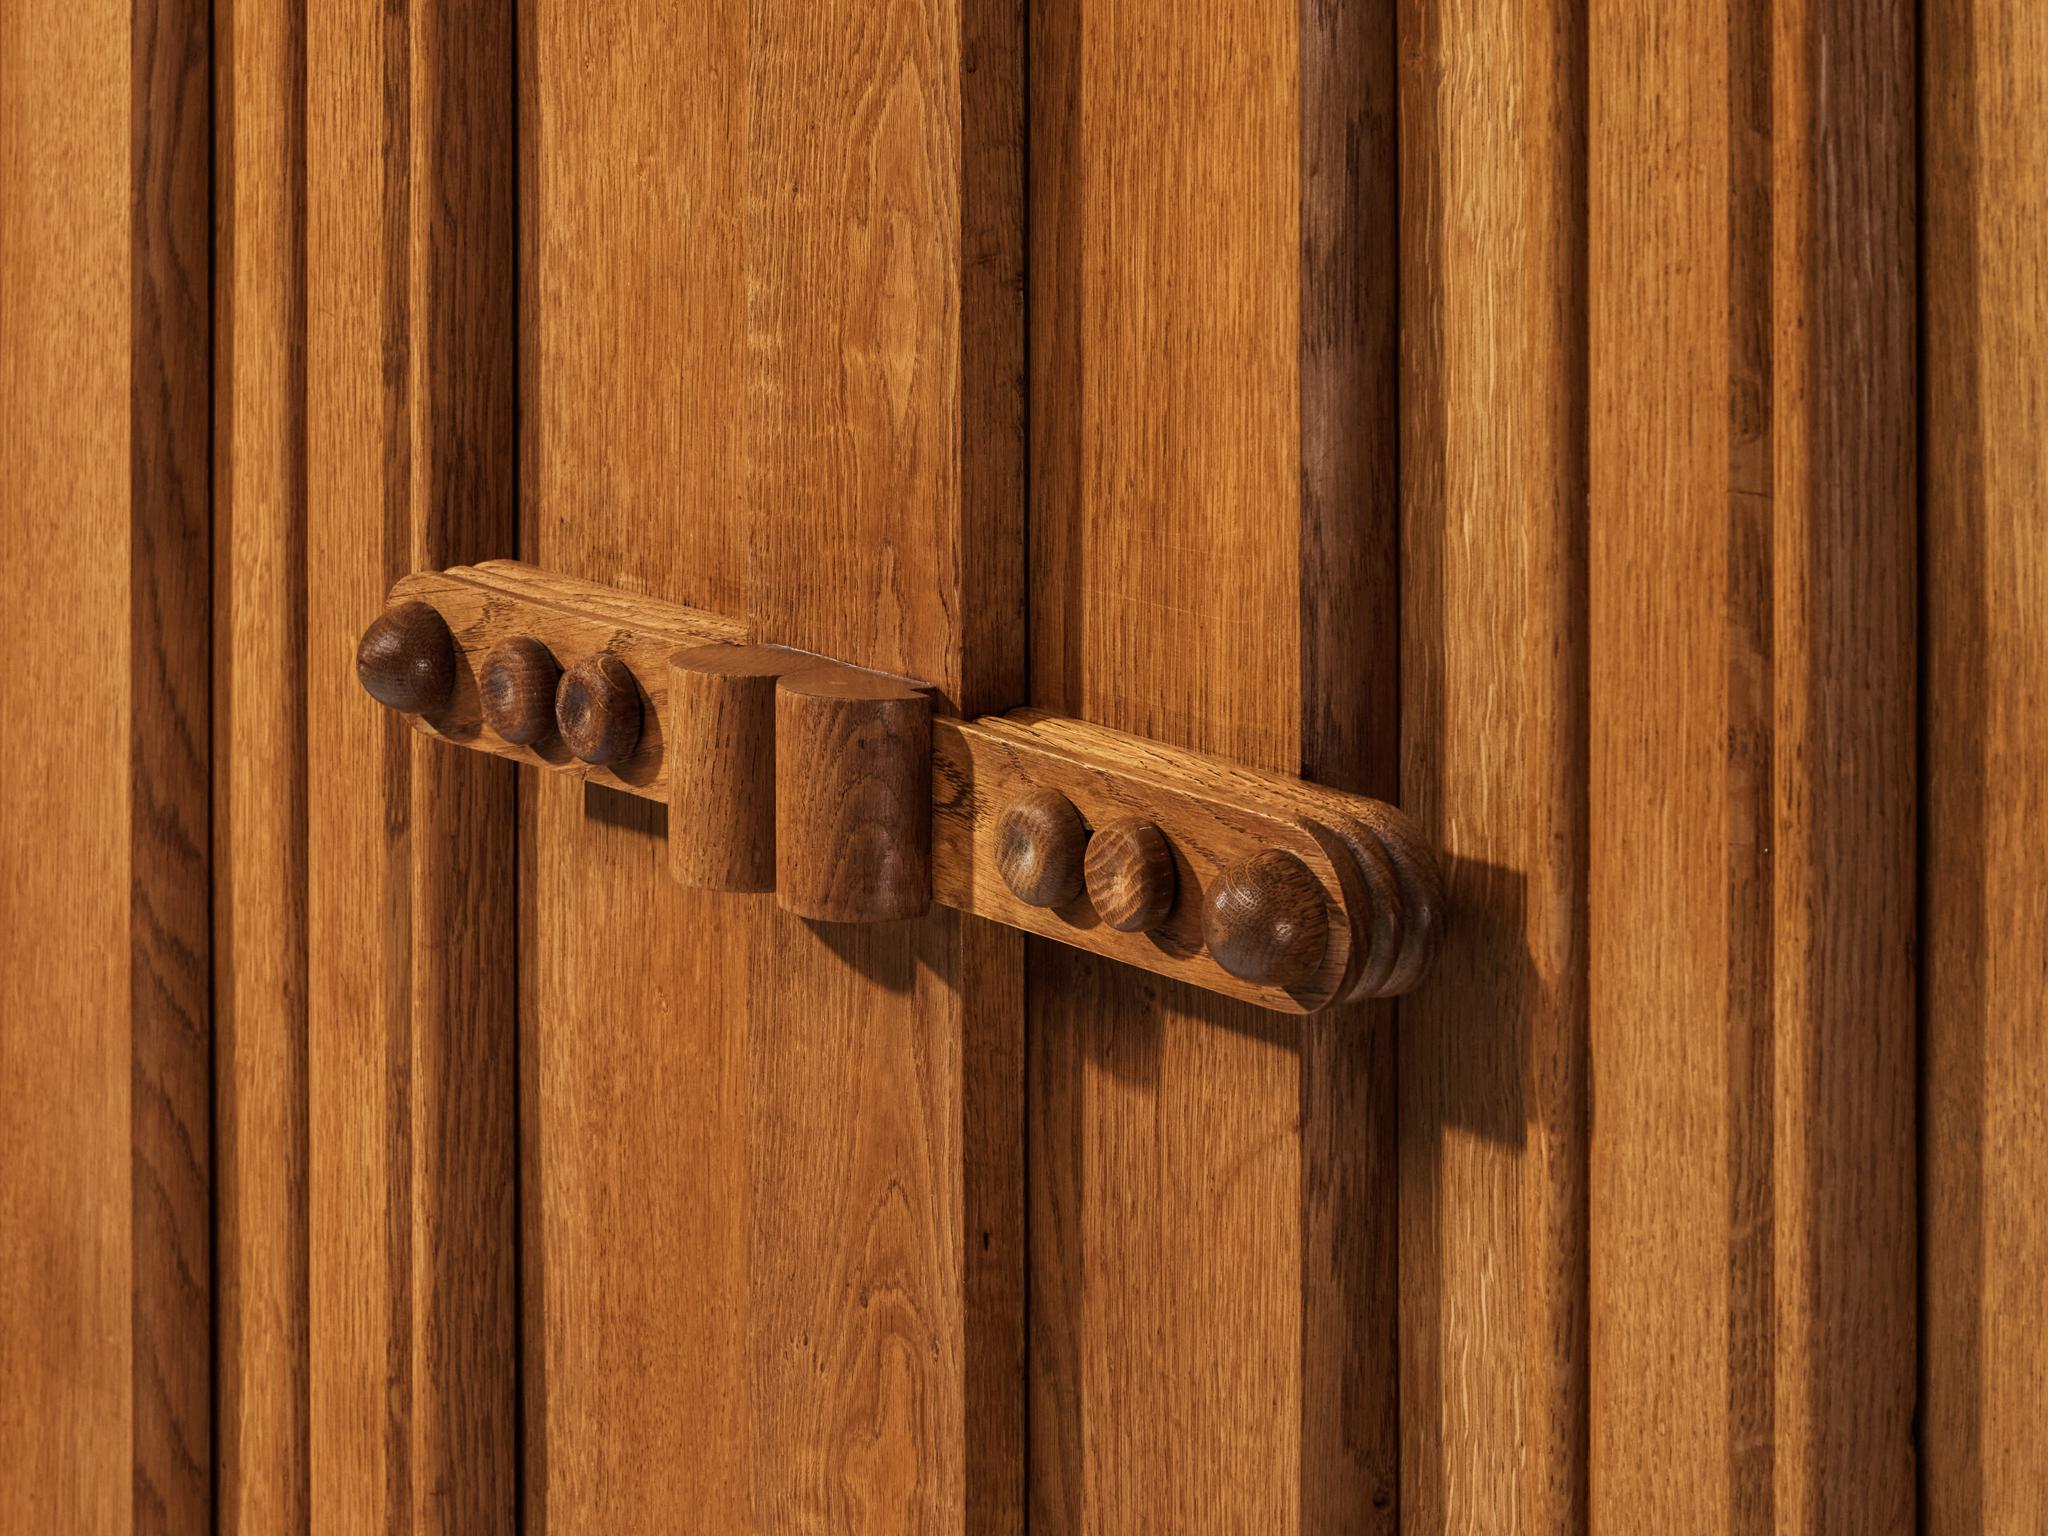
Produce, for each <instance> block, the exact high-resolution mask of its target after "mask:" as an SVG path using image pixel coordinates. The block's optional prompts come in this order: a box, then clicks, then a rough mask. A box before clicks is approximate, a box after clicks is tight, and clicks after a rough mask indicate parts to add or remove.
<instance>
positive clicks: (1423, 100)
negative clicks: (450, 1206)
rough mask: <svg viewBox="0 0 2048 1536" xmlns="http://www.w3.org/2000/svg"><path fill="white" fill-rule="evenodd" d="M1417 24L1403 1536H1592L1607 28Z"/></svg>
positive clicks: (1406, 767) (1526, 14)
mask: <svg viewBox="0 0 2048 1536" xmlns="http://www.w3.org/2000/svg"><path fill="white" fill-rule="evenodd" d="M1400 9H1401V16H1400V27H1401V40H1402V47H1401V59H1402V71H1401V94H1400V113H1401V146H1402V150H1401V155H1402V158H1401V166H1402V169H1401V200H1402V206H1401V231H1402V271H1401V310H1402V317H1401V324H1402V356H1403V361H1404V367H1403V372H1402V381H1403V395H1402V440H1401V498H1402V556H1401V587H1402V593H1401V605H1402V615H1403V626H1404V628H1403V650H1402V668H1401V675H1402V696H1401V735H1402V775H1401V789H1402V793H1403V795H1404V796H1405V800H1406V804H1407V806H1408V808H1409V809H1410V811H1411V812H1412V813H1413V814H1414V815H1415V816H1416V818H1417V819H1418V820H1419V821H1420V822H1421V824H1422V826H1423V827H1424V829H1425V832H1426V835H1428V836H1429V837H1430V838H1431V840H1432V841H1433V842H1435V843H1436V844H1437V845H1438V846H1439V847H1440V848H1441V849H1442V851H1443V854H1444V872H1445V877H1446V880H1447V882H1448V884H1449V887H1450V904H1451V907H1452V910H1453V914H1454V916H1453V918H1452V920H1451V921H1450V923H1449V924H1448V925H1447V930H1446V938H1445V947H1444V952H1443V954H1442V955H1441V956H1440V957H1439V959H1438V962H1437V965H1436V968H1435V970H1434V971H1433V972H1432V974H1431V977H1430V980H1429V981H1428V982H1427V983H1426V984H1425V985H1424V986H1423V988H1422V989H1421V990H1420V991H1418V992H1417V993H1416V995H1415V996H1414V997H1412V998H1410V999H1407V1000H1404V1001H1403V1002H1402V1004H1401V1008H1400V1021H1401V1022H1400V1046H1399V1049H1400V1058H1401V1174H1400V1179H1401V1183H1400V1189H1401V1232H1400V1264H1401V1298H1400V1306H1401V1515H1402V1527H1403V1529H1404V1530H1405V1531H1408V1532H1411V1533H1418V1536H1419V1533H1437V1532H1447V1531H1474V1530H1481V1531H1488V1532H1501V1533H1513V1532H1567V1531H1581V1530H1584V1529H1585V1526H1586V1519H1587V1514H1586V1434H1587V1411H1588V1409H1587V1381H1586V1338H1587V1327H1588V1320H1587V1315H1586V1298H1585V1286H1586V1135H1587V1130H1588V1121H1587V1100H1588V1081H1587V1079H1588V1063H1587V1060H1586V920H1587V919H1586V906H1585V896H1586V807H1585V771H1586V698H1585V686H1586V678H1585V666H1586V618H1585V606H1584V604H1585V517H1584V505H1585V486H1586V425H1585V302H1586V293H1585V267H1584V264H1585V223H1584V221H1585V212H1586V210H1585V202H1584V194H1583V186H1584V178H1585V174H1586V150H1585V110H1586V96H1585V92H1586V78H1585V58H1584V50H1585V44H1584V32H1583V29H1584V27H1585V24H1586V21H1585V7H1584V5H1583V4H1581V3H1579V0H1545V3H1542V4H1537V5H1528V6H1518V7H1517V6H1508V7H1474V6H1466V5H1455V4H1448V3H1443V0H1403V3H1402V5H1401V8H1400Z"/></svg>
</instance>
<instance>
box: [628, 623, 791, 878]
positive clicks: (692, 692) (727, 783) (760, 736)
mask: <svg viewBox="0 0 2048 1536" xmlns="http://www.w3.org/2000/svg"><path fill="white" fill-rule="evenodd" d="M800 656H801V653H798V652H792V651H789V650H786V649H784V648H782V647H780V646H772V645H704V646H696V647H693V648H691V649H689V650H684V651H678V652H676V653H675V655H674V656H673V657H672V658H671V660H670V665H669V717H668V722H667V728H668V731H669V737H670V741H669V748H668V762H667V763H666V764H665V765H664V766H665V769H666V772H667V777H668V810H669V828H670V831H671V833H672V834H674V835H672V836H671V837H670V838H669V840H668V867H669V873H670V874H672V875H674V876H675V877H676V879H678V880H680V881H681V882H682V883H683V884H684V885H688V886H695V887H697V888H699V889H702V890H710V891H772V890H774V889H775V682H776V679H777V678H779V677H781V676H782V674H783V673H785V672H787V671H788V670H789V669H790V668H791V667H792V666H793V665H804V664H808V663H809V662H810V661H812V660H814V658H810V657H801V660H800V659H799V658H800Z"/></svg>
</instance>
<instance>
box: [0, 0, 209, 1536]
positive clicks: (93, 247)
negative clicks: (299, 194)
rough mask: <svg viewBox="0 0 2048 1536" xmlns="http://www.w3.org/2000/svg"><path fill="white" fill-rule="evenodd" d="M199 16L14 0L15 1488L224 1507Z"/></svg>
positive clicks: (6, 1383) (185, 1529)
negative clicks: (214, 1242)
mask: <svg viewBox="0 0 2048 1536" xmlns="http://www.w3.org/2000/svg"><path fill="white" fill-rule="evenodd" d="M209 48H210V39H209V29H208V27H207V24H206V17H205V14H204V12H203V10H200V9H198V8H196V7H194V6H191V5H187V4H183V3H179V0H169V3H163V4H147V5H143V6H140V7H136V8H134V9H132V10H131V9H130V8H127V7H100V8H90V7H88V8H86V9H83V10H81V9H79V8H77V7H50V6H40V5H14V6H9V7H8V8H7V9H6V11H5V12H4V13H0V208H4V209H5V210H6V213H5V216H4V217H0V441H4V442H5V443H6V445H7V447H6V453H7V463H8V468H7V472H6V474H5V476H4V477H0V573H4V575H5V578H6V581H7V584H8V589H9V592H10V593H11V594H12V599H11V600H12V603H13V617H14V622H15V624H16V625H17V626H18V629H17V634H18V636H19V640H18V643H17V645H16V647H15V652H16V654H15V656H14V660H13V663H12V665H10V667H9V668H8V671H7V678H6V681H5V682H4V683H0V698H4V701H5V704H6V707H7V712H8V715H9V717H10V718H11V719H13V720H15V721H16V722H17V727H16V730H15V733H14V737H13V739H12V741H11V744H10V748H9V751H8V752H7V753H6V754H5V761H4V765H0V795H4V803H5V804H6V805H7V806H8V807H9V810H8V813H7V814H6V816H5V817H4V818H0V870H4V871H5V872H6V874H5V878H4V879H0V921H4V922H5V924H6V929H7V931H8V933H10V934H11V935H13V942H12V944H11V947H10V950H9V953H8V957H7V959H6V960H5V962H4V963H0V1070H4V1075H5V1079H6V1081H7V1083H8V1085H9V1095H10V1103H11V1106H12V1107H11V1110H10V1112H9V1113H8V1114H7V1115H6V1116H4V1117H0V1168H4V1169H5V1170H6V1172H5V1176H4V1178H0V1509H4V1510H5V1511H7V1518H8V1519H9V1520H10V1521H12V1522H14V1523H17V1524H21V1525H23V1526H25V1527H28V1528H34V1529H50V1530H74V1529H75V1530H93V1531H152V1532H156V1531H162V1532H177V1533H199V1532H203V1531H205V1530H207V1529H208V1528H209V1526H210V1523H211V1506H212V1487H211V1476H210V1467H211V1461H212V1455H213V1450H212V1443H211V1442H212V1424H211V1411H210V1397H211V1386H212V1359H211V1349H210V1346H209V1341H208V1324H209V1317H210V1314H211V1309H212V1294H211V1293H212V1274H211V1260H210V1239H209V1179H210V1176H211V1170H210V1145H209V1142H210V1137H209V1114H208V1103H207V1079H206V1074H207V1059H208V1051H209V1047H210V1036H209V1023H208V1017H207V990H208V986H209V983H210V965H211V954H210V951H211V940H210V935H209V931H208V923H207V895H206V893H207V882H208V877H209V871H208V859H209V853H208V833H207V822H208V783H207V778H208V772H209V742H208V737H207V730H206V718H207V712H208V707H209V706H208V680H207V665H206V657H207V648H208V625H209V622H210V619H209V605H208V556H207V547H208V519H209V515H210V514H209V508H210V497H209V495H208V488H207V472H206V464H207V415H208V410H209V403H210V396H209V390H208V330H209V325H210V303H209V292H208V288H209V254H208V244H207V237H206V211H207V178H206V164H207V155H208V134H209V108H208V99H209V98H208V91H207V77H208V71H209V67H210V66H209Z"/></svg>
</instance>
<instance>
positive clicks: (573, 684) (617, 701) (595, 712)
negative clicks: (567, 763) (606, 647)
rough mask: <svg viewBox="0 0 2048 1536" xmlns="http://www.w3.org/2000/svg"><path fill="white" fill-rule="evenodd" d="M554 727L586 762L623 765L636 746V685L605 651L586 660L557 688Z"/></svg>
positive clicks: (565, 675) (566, 674)
mask: <svg viewBox="0 0 2048 1536" xmlns="http://www.w3.org/2000/svg"><path fill="white" fill-rule="evenodd" d="M555 727H556V729H558V730H559V731H560V732H561V733H562V740H563V742H564V743H566V744H567V746H568V748H569V750H570V751H571V752H574V753H575V754H576V755H577V756H578V757H580V758H582V759H583V761H584V762H586V763H596V764H603V763H617V762H623V761H624V760H625V759H626V758H629V757H631V756H632V755H633V748H634V747H636V746H638V745H639V744H640V686H639V684H637V683H636V682H634V681H633V672H632V669H631V668H629V667H628V666H627V665H626V664H625V663H624V662H623V661H621V660H619V658H618V657H616V656H614V655H612V654H611V653H610V652H608V651H601V652H599V653H598V654H597V655H595V656H586V657H584V658H583V659H582V660H581V661H579V662H577V663H576V665H575V666H573V667H571V668H570V669H569V670H568V671H566V672H564V673H563V674H562V681H561V684H560V685H559V686H558V687H557V688H556V689H555Z"/></svg>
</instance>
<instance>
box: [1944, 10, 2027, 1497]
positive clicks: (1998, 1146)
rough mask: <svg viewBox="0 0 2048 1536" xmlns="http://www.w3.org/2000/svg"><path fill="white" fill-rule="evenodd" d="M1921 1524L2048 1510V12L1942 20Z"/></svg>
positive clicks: (1958, 15)
mask: <svg viewBox="0 0 2048 1536" xmlns="http://www.w3.org/2000/svg"><path fill="white" fill-rule="evenodd" d="M1920 36H1921V41H1922V47H1923V49H1924V53H1923V56H1922V59H1921V82H1922V86H1923V92H1924V94H1923V99H1922V108H1921V110H1922V116H1921V133H1922V138H1921V152H1922V155H1923V163H1922V176H1921V194H1922V199H1923V201H1922V204H1921V210H1922V218H1923V220H1924V234H1923V244H1922V247H1921V250H1922V262H1923V265H1922V268H1921V283H1922V298H1923V303H1922V308H1921V321H1922V332H1921V334H1922V345H1923V347H1924V348H1925V351H1924V354H1923V355H1924V357H1925V367H1926V370H1927V371H1926V380H1925V402H1926V404H1925V415H1924V418H1923V436H1922V439H1921V441H1922V442H1923V443H1924V444H1925V453H1926V462H1925V478H1924V481H1923V484H1924V488H1925V496H1926V502H1925V528H1924V533H1923V543H1922V549H1923V551H1924V559H1925V562H1926V565H1925V571H1924V575H1923V589H1922V590H1923V593H1924V603H1925V606H1924V608H1923V614H1924V623H1925V632H1924V635H1923V642H1922V657H1923V662H1922V667H1923V670H1922V677H1923V696H1922V706H1921V722H1922V726H1923V740H1922V754H1923V755H1922V763H1923V768H1924V772H1925V775H1926V778H1925V786H1924V799H1923V802H1922V803H1923V810H1922V813H1921V814H1922V820H1921V896H1922V900H1923V903H1924V906H1923V916H1922V925H1923V926H1922V949H1921V963H1922V976H1921V993H1920V996H1921V1006H1922V1016H1921V1035H1920V1038H1921V1040H1922V1042H1923V1048H1924V1050H1925V1052H1926V1055H1925V1059H1924V1065H1923V1070H1924V1078H1923V1082H1924V1091H1923V1095H1922V1099H1921V1107H1922V1114H1923V1117H1924V1118H1923V1121H1922V1125H1921V1169H1922V1176H1923V1180H1924V1182H1923V1185H1922V1199H1923V1202H1924V1203H1923V1207H1922V1213H1921V1215H1922V1225H1921V1262H1922V1278H1921V1291H1920V1295H1921V1305H1922V1307H1923V1309H1924V1310H1923V1313H1922V1317H1921V1351H1920V1358H1921V1381H1920V1440H1919V1453H1920V1472H1921V1491H1920V1528H1921V1530H1922V1531H1924V1532H1926V1533H1928V1536H1950V1533H1962V1532H1976V1531H1986V1532H1991V1531H1996V1532H2006V1531H2012V1532H2019V1531H2025V1530H2030V1529H2034V1528H2036V1527H2038V1526H2039V1525H2040V1524H2041V1522H2042V1521H2043V1520H2044V1519H2048V1438H2044V1428H2043V1420H2042V1411H2041V1410H2042V1405H2043V1404H2044V1403H2048V1341H2044V1338H2043V1335H2042V1330H2041V1328H2040V1326H2039V1319H2040V1318H2041V1316H2042V1309H2043V1292H2042V1275H2043V1273H2044V1271H2048V1218H2044V1214H2043V1208H2042V1200H2041V1191H2042V1189H2043V1187H2044V1182H2048V1112H2044V1108H2043V1106H2044V1104H2048V1056H2044V1053H2043V1051H2042V1048H2041V1039H2042V1036H2041V1027H2042V1023H2043V1017H2044V1015H2043V1008H2044V999H2048V973H2044V970H2043V965H2044V958H2043V957H2044V956H2048V886H2044V884H2043V881H2042V879H2041V868H2042V860H2043V855H2044V853H2048V847H2044V837H2048V831H2044V829H2048V803H2044V791H2048V783H2044V777H2043V773H2042V764H2043V762H2044V752H2048V725H2044V719H2043V714H2042V705H2043V701H2044V699H2048V544H2044V542H2043V538H2042V532H2041V507H2042V496H2043V491H2044V488H2048V390H2044V387H2043V378H2044V370H2048V293H2044V291H2043V288H2042V282H2041V272H2040V264H2039V252H2040V249H2041V245H2042V238H2043V228H2044V220H2043V208H2042V201H2041V195H2040V192H2041V188H2042V187H2043V186H2044V185H2048V14H2044V13H2043V11H2042V10H2041V8H2040V7H2039V6H2030V5H2019V4H2011V3H2007V0H1941V3H1938V4H1932V5H1929V6H1928V7H1927V8H1926V11H1925V13H1924V20H1923V22H1922V27H1921V33H1920Z"/></svg>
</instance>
